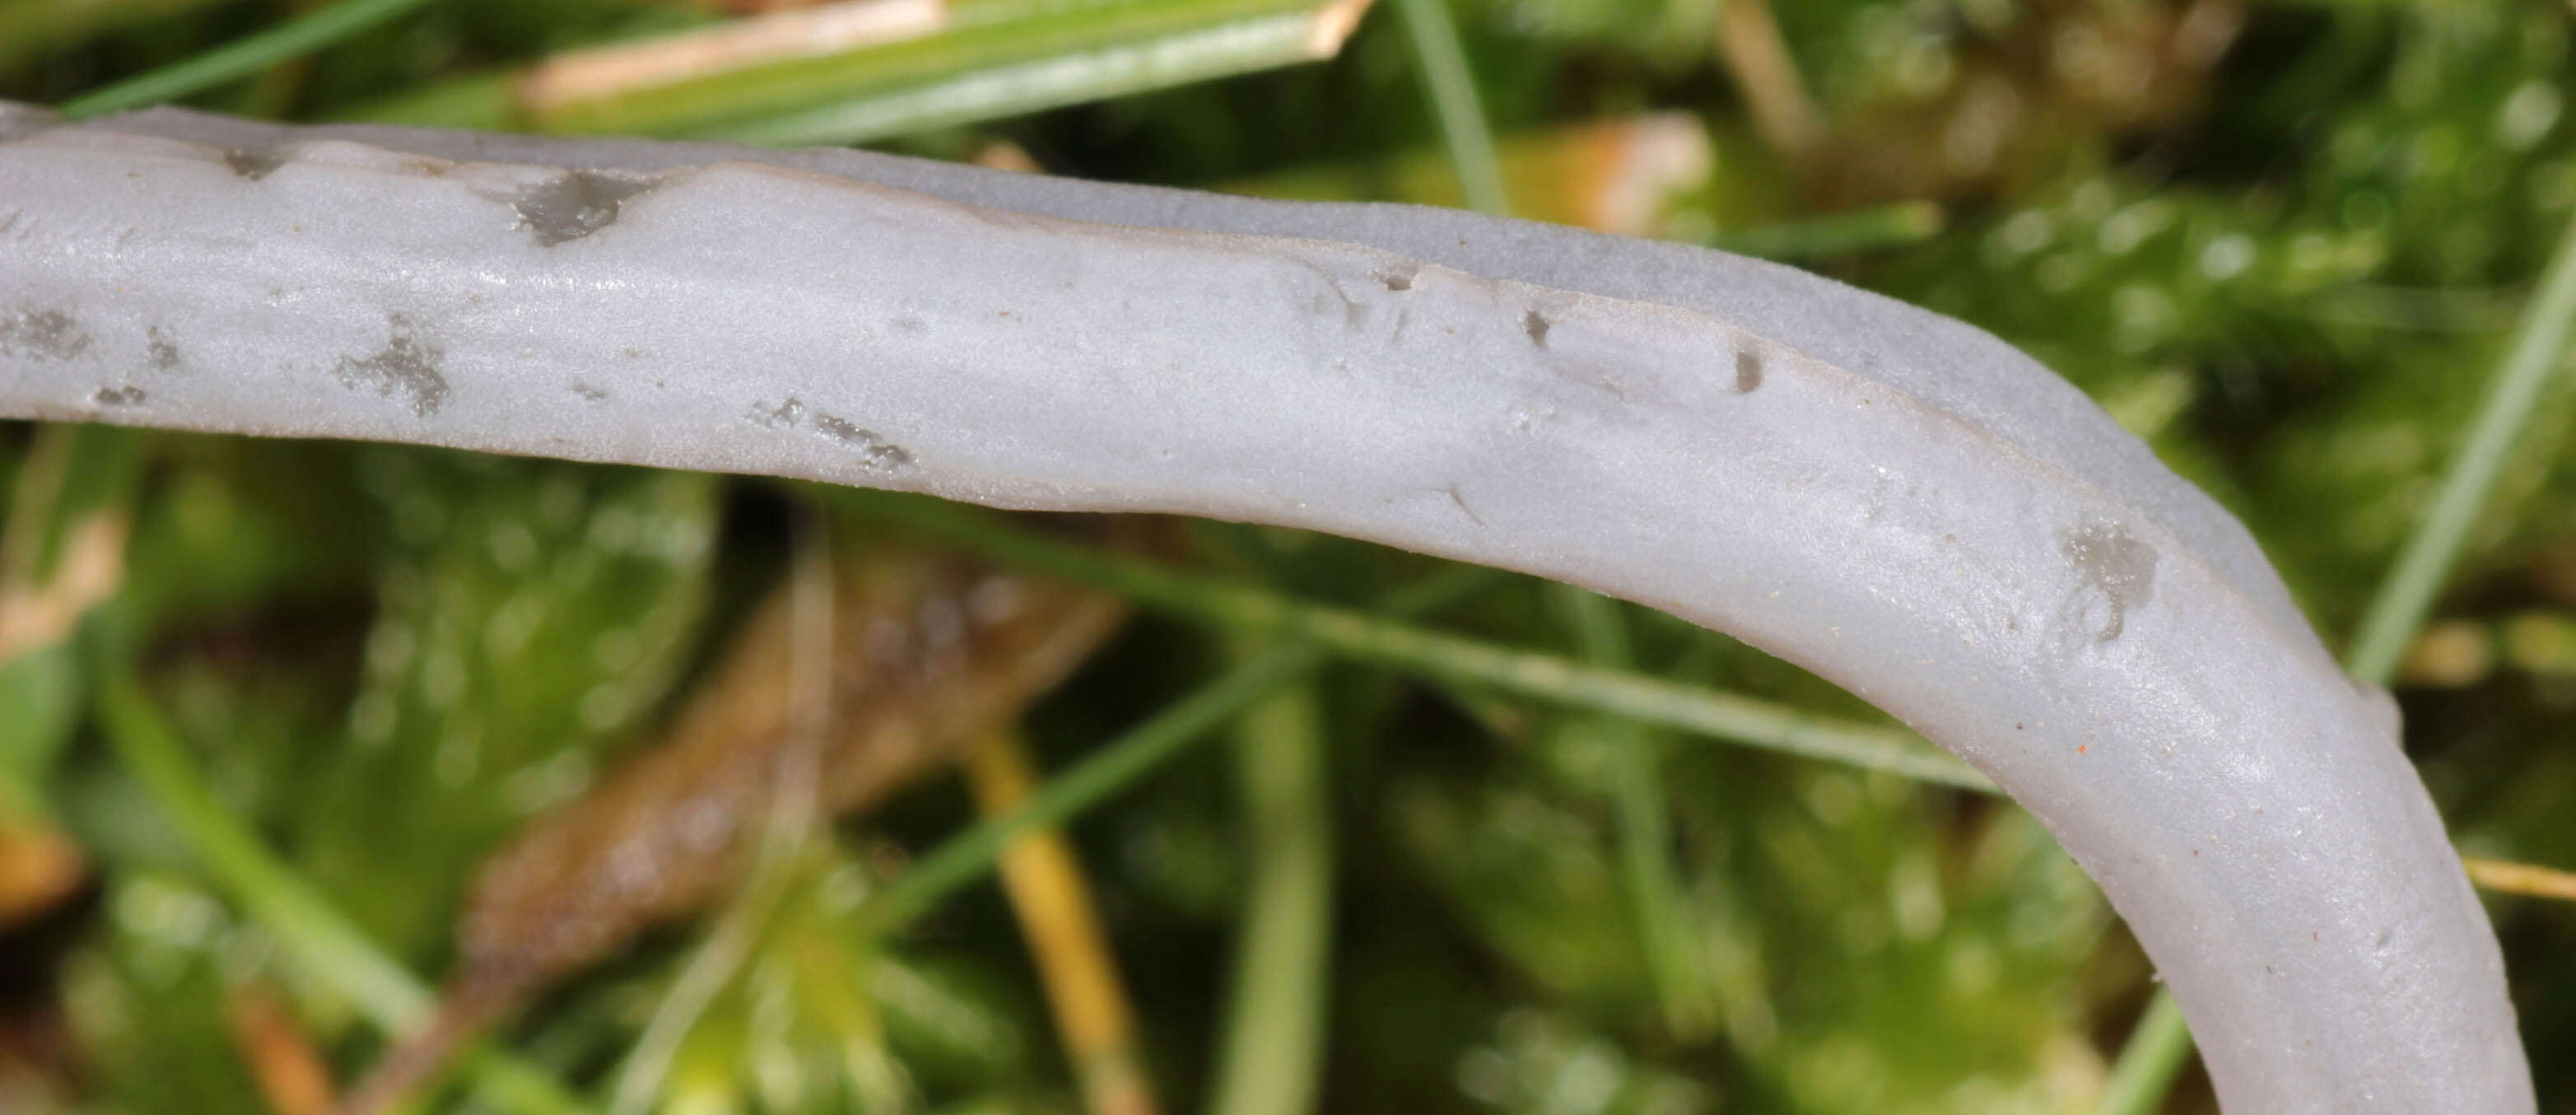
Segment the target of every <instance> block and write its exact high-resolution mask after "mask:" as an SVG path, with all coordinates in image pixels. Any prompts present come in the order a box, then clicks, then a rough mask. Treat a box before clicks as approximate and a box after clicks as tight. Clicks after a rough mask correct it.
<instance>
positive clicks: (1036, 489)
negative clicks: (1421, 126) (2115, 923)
mask: <svg viewBox="0 0 2576 1115" xmlns="http://www.w3.org/2000/svg"><path fill="white" fill-rule="evenodd" d="M0 415H6V416H15V417H36V418H51V419H65V420H99V421H111V422H121V423H129V424H137V425H153V426H165V427H174V428H186V429H200V430H215V431H230V432H238V433H249V434H268V435H285V436H327V437H347V438H365V439H374V440H385V441H405V442H416V443H423V444H437V445H448V446H457V447H463V448H472V449H482V450H490V451H497V452H510V453H528V454H542V455H547V456H558V457H569V458H576V459H583V460H598V461H624V462H633V463H639V464H651V465H661V466H668V467H677V468H692V469H709V470H723V471H733V472H753V473H769V474H777V475H786V476H799V477H810V478H815V479H823V480H831V481H837V482H842V483H850V484H860V485H867V486H872V487H884V488H897V489H904V490H911V491H922V492H930V493H934V494H938V495H942V496H947V497H950V498H955V499H964V500H970V501H974V502H979V503H986V504H991V505H995V506H1004V507H1030V508H1053V509H1062V510H1151V511H1169V512H1180V513H1187V514H1197V515H1209V516H1217V517H1223V518H1231V519H1242V520H1251V521H1259V522H1268V523H1278V524H1283V525H1290V526H1299V527H1307V528H1313V529H1319V530H1326V531H1332V532H1335V533H1340V534H1347V535H1351V536H1355V537H1362V538H1369V539H1374V540H1377V541H1381V542H1386V543H1390V544H1393V545H1398V546H1403V547H1407V548H1411V549H1415V550H1420V551H1424V552H1429V553H1436V554H1442V555H1446V556H1450V557H1455V558H1460V559H1463V560H1468V561H1476V562H1483V563H1486V564H1492V565H1499V566H1506V567H1510V568H1514V569H1520V570H1524V571H1528V572H1532V573H1537V574H1541V575H1544V576H1550V577H1558V578H1562V579H1565V580H1569V581H1574V582H1577V583H1580V584H1584V585H1587V586H1590V587H1594V588H1597V589H1600V590H1602V591H1605V592H1609V593H1613V594H1615V595H1619V596H1623V597H1626V598H1629V599H1632V600H1637V601H1640V602H1643V603H1646V604H1650V605H1653V606H1655V607H1659V608H1663V609H1665V610H1667V611H1670V612H1673V613H1674V614H1676V615H1680V616H1683V617H1685V618H1688V619H1691V620H1693V621H1695V622H1699V623H1702V624H1705V625H1707V626H1710V627H1713V628H1716V629H1719V630H1722V631H1726V632H1729V633H1731V634H1734V635H1736V636H1738V637H1741V638H1743V639H1745V640H1746V641H1748V642H1751V643H1753V644H1755V645H1757V646H1760V647H1762V648H1764V649H1766V650H1769V651H1771V652H1773V653H1775V654H1778V655H1780V656H1782V657H1784V658H1787V659H1789V660H1791V661H1794V662H1796V663H1798V664H1800V665H1803V666H1806V667H1808V668H1810V669H1813V670H1815V671H1816V672H1817V673H1819V674H1821V675H1823V676H1825V677H1827V678H1829V679H1832V680H1834V681H1835V682H1837V683H1839V684H1841V685H1843V686H1845V687H1847V688H1849V689H1851V690H1852V691H1854V692H1855V693H1858V694H1860V695H1862V696H1863V697H1866V698H1868V699H1869V700H1871V701H1872V702H1874V703H1876V704H1878V705H1880V706H1881V707H1883V708H1886V709H1887V710H1889V711H1890V712H1892V713H1894V714H1896V715H1897V716H1898V717H1900V718H1902V719H1903V720H1904V721H1905V722H1906V723H1908V724H1910V725H1912V726H1914V727H1915V728H1917V729H1919V730H1921V731H1922V732H1923V733H1924V734H1925V735H1927V736H1929V737H1930V738H1932V739H1933V740H1935V741H1936V742H1939V743H1940V744H1942V745H1943V746H1944V747H1947V748H1949V749H1951V750H1952V751H1954V752H1956V753H1958V754H1959V755H1960V756H1961V757H1963V758H1965V759H1967V760H1968V761H1969V762H1971V763H1973V764H1975V765H1976V766H1977V767H1978V768H1979V769H1981V770H1983V771H1985V772H1986V773H1987V774H1989V775H1990V776H1992V777H1993V778H1994V779H1995V781H1996V782H1997V783H1999V784H2000V785H2002V786H2003V787H2004V788H2005V789H2007V790H2008V791H2010V792H2011V793H2012V794H2013V795H2014V796H2015V797H2016V798H2018V799H2019V800H2020V801H2021V802H2022V803H2023V804H2024V805H2026V806H2028V807H2029V808H2030V809H2031V810H2032V812H2033V813H2035V814H2036V815H2038V816H2039V817H2040V819H2041V820H2043V821H2044V822H2046V823H2047V824H2048V826H2049V827H2050V828H2051V829H2052V830H2053V831H2054V832H2055V833H2056V834H2057V836H2058V838H2059V840H2060V841H2061V842H2062V843H2063V844H2064V845H2065V847H2066V848H2067V849H2068V851H2069V852H2070V853H2072V854H2073V855H2074V857H2075V858H2076V860H2077V861H2078V862H2080V863H2081V864H2083V866H2084V867H2085V868H2086V870H2088V871H2090V872H2091V873H2092V874H2093V876H2094V877H2095V878H2096V879H2097V880H2099V881H2100V882H2101V884H2102V887H2103V889H2104V891H2105V892H2106V893H2107V894H2108V895H2109V896H2110V898H2111V900H2112V902H2113V904H2114V905H2115V906H2116V907H2117V908H2118V909H2119V911H2120V912H2121V914H2122V915H2123V916H2124V917H2126V918H2127V919H2128V921H2129V923H2130V925H2131V926H2132V927H2133V928H2134V930H2135V931H2136V933H2137V935H2138V937H2139V939H2140V940H2141V941H2142V942H2143V943H2144V944H2145V945H2146V947H2147V950H2148V952H2149V953H2150V954H2151V956H2152V957H2153V958H2154V960H2155V961H2156V963H2157V965H2158V968H2159V970H2160V973H2161V975H2162V977H2163V978H2164V980H2165V981H2166V982H2167V983H2168V984H2169V985H2171V986H2172V987H2173V989H2174V991H2175V992H2176V994H2177V995H2178V996H2179V998H2180V999H2181V1001H2182V1003H2183V1006H2184V1009H2185V1011H2186V1013H2187V1014H2188V1015H2189V1017H2190V1019H2191V1022H2192V1028H2193V1031H2194V1033H2195V1035H2196V1036H2197V1037H2198V1039H2199V1041H2200V1043H2201V1046H2202V1049H2203V1056H2204V1058H2205V1060H2206V1062H2207V1063H2208V1065H2209V1068H2210V1071H2211V1075H2212V1076H2213V1078H2214V1079H2215V1080H2216V1082H2217V1085H2218V1088H2219V1092H2220V1095H2221V1098H2222V1101H2223V1102H2224V1103H2225V1104H2226V1105H2227V1108H2228V1110H2229V1111H2231V1112H2234V1113H2236V1115H2249V1113H2261V1112H2389V1113H2397V1112H2437V1111H2438V1112H2462V1113H2475V1115H2515V1113H2520V1112H2527V1111H2530V1110H2531V1109H2532V1107H2533V1100H2532V1096H2531V1090H2530V1083H2529V1076H2528V1071H2527V1069H2526V1068H2525V1065H2524V1062H2523V1055H2522V1051H2521V1047H2520V1044H2519V1041H2518V1039H2517V1036H2516V1034H2515V1030H2514V1021H2513V1015H2512V1010H2511V1007H2510V1006H2509V1004H2508V1003H2507V1001H2506V998H2505V992H2504V979H2503V973H2502V970H2501V961H2500V959H2499V955H2498V951H2497V948H2496V944H2495V940H2494V937H2493V934H2492V932H2491V930H2490V929H2489V928H2488V926H2487V922H2486V919H2485V917H2484V915H2483V913H2482V912H2481V910H2480V909H2479V907H2478V904H2477V901H2476V898H2475V896H2474V895H2473V894H2472V893H2471V891H2470V889H2469V886H2468V882H2467V880H2466V878H2465V876H2464V875H2463V874H2462V872H2461V869H2460V866H2459V863H2458V861H2457V860H2456V859H2455V858H2454V857H2453V855H2452V853H2451V850H2450V845H2449V842H2448V841H2447V839H2446V838H2445V836H2444V833H2443V831H2442V825H2441V820H2440V818H2439V817H2438V816H2437V815H2436V814H2435V812H2434V810H2433V807H2432V803H2431V801H2430V800H2429V799H2428V798H2427V796H2426V795H2425V792H2424V790H2423V787H2422V785H2421V783H2420V782H2419V781H2418V780H2417V778H2416V776H2415V773H2414V770H2413V768H2412V767H2411V765H2409V764H2408V763H2407V761H2406V759H2405V757H2404V755H2403V754H2401V753H2400V752H2399V750H2398V748H2397V745H2396V734H2395V725H2394V723H2393V718H2392V717H2390V716H2389V715H2388V713H2387V711H2386V708H2387V706H2386V704H2385V701H2386V698H2385V695H2383V694H2378V693H2376V692H2364V691H2362V690H2359V689H2357V688H2355V687H2354V686H2353V685H2352V684H2351V683H2350V682H2348V681H2347V680H2346V679H2345V678H2344V677H2343V675H2342V674H2341V673H2340V672H2339V671H2338V670H2337V669H2336V667H2335V664H2334V663H2333V661H2332V660H2331V659H2330V658H2329V657H2328V656H2327V654H2326V653H2325V651H2324V649H2323V648H2322V647H2321V646H2320V645H2319V643H2318V641H2317V639H2316V637H2315V635H2314V634H2313V633H2312V631H2311V630H2310V629H2309V627H2308V625H2307V623H2306V621H2305V620H2304V619H2303V618H2302V617H2301V616H2300V615H2299V614H2298V612H2297V610H2296V609H2295V608H2294V607H2293V606H2292V605H2291V603H2290V601H2289V598H2288V595H2287V594H2286V592H2284V591H2283V589H2282V587H2281V585H2280V583H2279V580H2278V578H2277V577H2276V576H2275V575H2274V574H2273V573H2272V571H2271V569H2270V567H2269V566H2268V565H2267V564H2266V563H2265V562H2264V560H2263V558H2262V556H2261V554H2260V552H2259V551H2258V550H2257V549H2256V548H2255V546H2254V545H2253V543H2252V540H2251V539H2250V538H2249V537H2248V536H2247V535H2246V533H2245V532H2244V530H2243V529H2242V528H2241V527H2240V526H2239V525H2238V524H2237V523H2236V522H2235V521H2234V520H2233V519H2231V518H2229V517H2228V516H2227V515H2226V514H2225V513H2224V512H2223V511H2221V510H2220V509H2219V508H2218V507H2217V506H2216V505H2215V504H2213V503H2211V502H2210V501H2209V500H2208V499H2207V498H2206V497H2205V496H2203V495H2202V494H2200V493H2199V492H2197V491H2196V490H2194V489H2192V488H2191V487H2190V486H2189V485H2187V484H2185V483H2183V482H2182V481H2181V480H2179V479H2178V478H2176V477H2174V476H2173V475H2172V474H2171V473H2170V472H2168V471H2166V470H2165V469H2164V468H2163V467H2162V466H2161V465H2159V464H2158V463H2157V462H2156V461H2155V459H2154V458H2153V456H2152V455H2151V454H2150V453H2149V452H2148V451H2147V449H2146V447H2145V446H2144V445H2143V444H2141V443H2139V442H2138V441H2137V440H2136V439H2134V438H2132V437H2130V436H2129V435H2127V434H2126V433H2124V432H2122V431H2120V430H2119V429H2118V428H2117V427H2116V426H2115V425H2113V424H2112V422H2111V421H2110V420H2109V419H2108V418H2107V417H2106V416H2105V415H2103V414H2102V413H2101V412H2100V411H2099V410H2098V409H2097V408H2095V407H2094V406H2093V405H2092V404H2091V403H2090V402H2089V401H2087V400H2086V399H2084V398H2083V396H2082V395H2081V394H2079V393H2078V392H2076V391H2075V390H2074V389H2072V388H2070V387H2068V386H2067V385H2066V384H2065V383H2064V382H2063V381H2061V380H2059V379H2058V378H2057V377H2056V376H2054V375H2053V374H2051V373H2050V372H2048V371H2047V370H2046V369H2045V368H2042V367H2040V366H2039V365H2037V364H2035V363H2033V362H2032V361H2031V360H2029V359H2028V358H2027V357H2025V356H2022V355H2021V354H2019V353H2017V352H2015V351H2013V350H2012V349H2011V348H2009V347H2008V346H2005V345H2003V344H2002V343H2000V342H1998V341H1996V340H1994V339H1993V338H1991V337H1988V336H1986V335H1985V334H1983V333H1980V332H1977V331H1976V330H1974V329H1971V328H1969V327H1967V326H1965V325H1962V324H1960V323H1958V322H1956V321H1952V320H1950V319H1947V318H1943V317H1940V316H1938V315H1935V314H1931V313H1927V312H1924V311H1921V310H1917V309H1914V308H1911V307H1908V306H1904V305H1902V304H1899V303H1895V302H1891V301H1888V300H1886V299H1882V298H1878V297H1876V296H1873V295H1869V294H1866V293H1863V292H1860V291H1856V290H1852V289H1849V288H1846V287H1842V286H1839V285H1837V284H1834V283H1831V282H1828V281H1826V280H1822V279H1818V278H1815V277H1813V276H1809V275H1806V274H1804V273H1801V272H1798V271H1795V270H1791V269H1788V268H1783V267H1777V266H1773V265H1768V264H1763V263H1758V262H1753V261H1749V260H1744V259H1741V258H1738V257H1733V256H1728V255H1724V254H1722V253H1716V252H1709V251H1703V250H1699V249H1693V248H1686V247H1680V246H1675V245H1668V244H1652V243H1645V242H1639V241H1631V240H1623V239H1617V238H1611V237H1603V236H1595V235H1590V234H1585V233H1579V232H1573V231H1569V230H1564V229H1557V228H1549V227H1544V226H1538V225H1531V224H1524V223H1516V222H1508V221H1495V220H1490V219H1485V218H1479V217H1475V216H1472V215H1467V214H1462V213H1455V212H1448V211H1439V210H1425V209H1415V208H1407V207H1398V206H1365V205H1317V204H1285V203H1272V202H1258V201H1250V200H1244V199H1233V198H1221V197H1214V196H1208V195H1197V194H1189V193H1181V192H1175V191H1168V190H1154V189H1143V188H1135V187H1120V186H1106V185H1098V184H1090V183H1078V182H1070V181H1064V180H1057V179H1048V178H1042V177H1036V176H1025V175H1010V174H1002V173H996V172H988V171H981V170H976V169H973V168H966V167H956V166H947V165H941V164H931V163H923V162H916V161H911V160H901V159H893V158H888V157H884V156H876V155H868V154H863V153H857V152H849V151H828V152H778V151H763V150H750V149H735V148H721V147H712V146H707V145H688V144H665V143H652V142H644V141H627V140H583V141H569V142H565V141H552V140H533V139H526V138H519V137H502V136H479V135H471V134H465V133H448V132H431V131H416V130H400V129H386V128H364V127H340V128H325V129H287V128H281V127H278V126H274V125H265V124H256V123H250V122H244V121H235V120H227V119H222V118H216V117H207V116H200V115H194V114H188V113H181V112H170V111H156V112H152V113H144V114H138V115H135V116H129V117H121V118H114V119H108V120H102V121H96V122H90V123H84V124H80V125H75V126H60V127H56V126H52V122H51V121H50V120H49V119H48V118H47V117H45V116H44V115H43V114H42V113H41V112H40V111H37V110H31V109H23V108H12V107H8V106H5V105H0ZM1926 1022H1927V1024H1937V1020H1926Z"/></svg>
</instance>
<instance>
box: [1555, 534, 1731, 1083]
mask: <svg viewBox="0 0 2576 1115" xmlns="http://www.w3.org/2000/svg"><path fill="white" fill-rule="evenodd" d="M1549 588H1550V592H1551V595H1552V596H1553V597H1554V602H1555V603H1556V605H1557V606H1558V608H1559V609H1560V610H1561V611H1563V612H1564V613H1565V614H1566V616H1567V618H1568V619H1569V620H1570V621H1571V623H1570V626H1571V627H1572V628H1573V629H1574V633H1575V642H1576V644H1577V646H1578V647H1579V648H1580V653H1581V654H1582V656H1583V658H1584V661H1586V662H1587V663H1589V664H1591V665H1594V666H1598V667H1602V668H1606V669H1614V670H1626V669H1629V668H1630V667H1631V665H1632V664H1633V663H1632V651H1631V649H1630V647H1629V644H1628V631H1627V624H1626V619H1625V617H1624V616H1623V615H1622V614H1621V612H1620V610H1619V603H1618V602H1617V601H1615V600H1612V599H1610V598H1609V597H1606V596H1603V595H1601V594H1600V593H1597V592H1592V591H1590V590H1588V589H1581V588H1576V587H1575V586H1573V585H1563V584H1560V585H1551V586H1549ZM1583 730H1584V731H1586V732H1589V733H1591V734H1594V735H1597V736H1600V737H1602V738H1604V739H1607V740H1609V741H1610V742H1611V743H1612V744H1613V747H1612V749H1611V754H1610V756H1609V757H1608V758H1609V761H1610V763H1611V764H1612V769H1611V772H1610V777H1611V779H1612V781H1613V782H1614V783H1615V786H1616V789H1615V790H1614V791H1613V798H1612V801H1611V807H1612V811H1613V812H1614V813H1615V814H1617V817H1618V823H1619V872H1620V876H1621V880H1622V883H1623V885H1624V886H1625V887H1626V888H1627V891H1628V904H1629V906H1630V907H1631V908H1632V909H1633V910H1634V912H1635V915H1636V919H1637V933H1638V937H1639V940H1638V942H1637V943H1638V945H1639V947H1641V948H1642V949H1643V950H1644V951H1645V954H1646V970H1647V972H1648V973H1649V974H1650V975H1651V976H1652V977H1653V979H1654V982H1655V997H1656V998H1657V1000H1659V1001H1660V1002H1661V1004H1662V1006H1663V1011H1664V1026H1665V1028H1666V1029H1667V1030H1669V1031H1670V1032H1671V1034H1672V1035H1673V1036H1674V1037H1676V1038H1679V1039H1681V1040H1683V1041H1692V1040H1696V1039H1698V1038H1701V1037H1704V1036H1706V1035H1707V1034H1708V1033H1709V1032H1710V1031H1711V1030H1712V1029H1713V1028H1714V1027H1715V1026H1716V1025H1717V1001H1716V998H1715V991H1716V985H1715V984H1713V983H1711V982H1710V981H1709V973H1708V967H1707V965H1706V964H1705V963H1703V962H1702V959H1701V956H1700V945H1699V939H1700V934H1699V931H1698V929H1697V927H1696V926H1694V925H1693V924H1692V921H1691V914H1690V902H1689V900H1688V899H1687V898H1686V897H1685V895H1684V893H1683V888H1682V881H1681V872H1680V870H1679V869H1678V868H1677V867H1676V865H1675V864H1674V863H1673V857H1672V849H1673V818H1672V806H1671V803H1670V802H1668V801H1666V800H1665V798H1664V780H1663V775H1662V765H1663V764H1662V762H1661V761H1660V756H1661V753H1662V750H1663V745H1664V741H1663V740H1661V739H1659V738H1657V735H1656V733H1653V732H1649V731H1646V730H1644V729H1643V728H1641V727H1640V726H1638V725H1637V724H1636V723H1634V722H1631V721H1628V720H1623V719H1620V718H1617V717H1610V716H1600V717H1593V718H1591V719H1589V720H1588V721H1586V722H1585V724H1584V726H1583Z"/></svg>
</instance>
